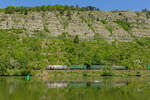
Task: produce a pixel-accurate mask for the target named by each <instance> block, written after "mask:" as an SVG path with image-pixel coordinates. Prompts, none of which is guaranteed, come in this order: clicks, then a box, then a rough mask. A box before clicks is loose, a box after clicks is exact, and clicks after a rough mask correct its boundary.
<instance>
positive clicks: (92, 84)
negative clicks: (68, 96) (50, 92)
mask: <svg viewBox="0 0 150 100" xmlns="http://www.w3.org/2000/svg"><path fill="white" fill-rule="evenodd" d="M109 85H111V86H112V87H122V86H127V85H128V82H116V83H111V84H109ZM47 86H48V88H59V87H99V88H104V87H107V86H108V84H106V83H105V82H100V81H93V82H80V81H71V82H61V81H60V82H52V81H50V82H48V83H47Z"/></svg>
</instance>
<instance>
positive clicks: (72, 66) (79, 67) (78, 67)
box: [70, 65, 87, 70]
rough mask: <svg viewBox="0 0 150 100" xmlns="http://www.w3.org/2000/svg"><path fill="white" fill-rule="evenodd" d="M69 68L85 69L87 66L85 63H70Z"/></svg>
mask: <svg viewBox="0 0 150 100" xmlns="http://www.w3.org/2000/svg"><path fill="white" fill-rule="evenodd" d="M70 69H72V70H75V69H84V70H86V69H87V66H86V65H71V66H70Z"/></svg>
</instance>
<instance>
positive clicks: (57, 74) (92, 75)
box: [32, 70, 150, 80]
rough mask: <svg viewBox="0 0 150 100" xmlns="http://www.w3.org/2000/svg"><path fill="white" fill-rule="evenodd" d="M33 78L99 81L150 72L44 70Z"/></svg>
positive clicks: (144, 74) (138, 75)
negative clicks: (100, 79) (106, 77)
mask: <svg viewBox="0 0 150 100" xmlns="http://www.w3.org/2000/svg"><path fill="white" fill-rule="evenodd" d="M32 74H33V76H39V77H42V78H47V75H48V78H50V79H51V80H55V79H58V80H67V79H74V80H80V79H86V78H88V79H92V80H94V79H98V78H100V77H105V76H112V77H132V76H136V77H147V76H150V71H149V70H113V71H104V70H67V71H66V70H43V71H34V72H33V73H32Z"/></svg>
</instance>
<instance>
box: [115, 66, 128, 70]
mask: <svg viewBox="0 0 150 100" xmlns="http://www.w3.org/2000/svg"><path fill="white" fill-rule="evenodd" d="M112 68H113V69H115V70H127V69H128V67H126V66H113V67H112Z"/></svg>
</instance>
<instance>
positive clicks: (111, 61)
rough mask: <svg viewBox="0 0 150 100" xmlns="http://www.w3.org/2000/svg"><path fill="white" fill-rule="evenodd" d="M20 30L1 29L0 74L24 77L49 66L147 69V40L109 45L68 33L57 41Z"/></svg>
mask: <svg viewBox="0 0 150 100" xmlns="http://www.w3.org/2000/svg"><path fill="white" fill-rule="evenodd" d="M22 31H23V30H17V29H12V30H0V37H1V39H0V44H1V45H0V75H6V74H7V73H9V72H11V70H14V71H15V70H16V73H17V70H21V73H22V74H25V73H26V72H29V71H31V70H37V69H45V67H46V66H47V65H49V64H51V65H53V64H55V65H61V64H62V65H71V64H74V65H76V64H77V65H78V64H88V65H97V64H100V65H101V64H106V65H124V66H128V68H129V69H146V67H147V65H148V64H150V60H149V59H150V55H149V53H150V38H140V39H137V40H136V41H130V42H119V41H114V42H112V43H108V42H107V41H105V40H103V39H101V38H100V37H99V36H95V37H94V38H92V39H84V40H83V39H80V38H79V37H78V36H77V35H76V36H71V35H68V34H67V33H63V34H62V35H59V36H58V37H57V38H56V37H49V36H47V35H46V34H44V33H41V34H39V33H37V34H36V35H35V36H34V37H30V36H23V35H21V32H22ZM19 73H20V72H19Z"/></svg>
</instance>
